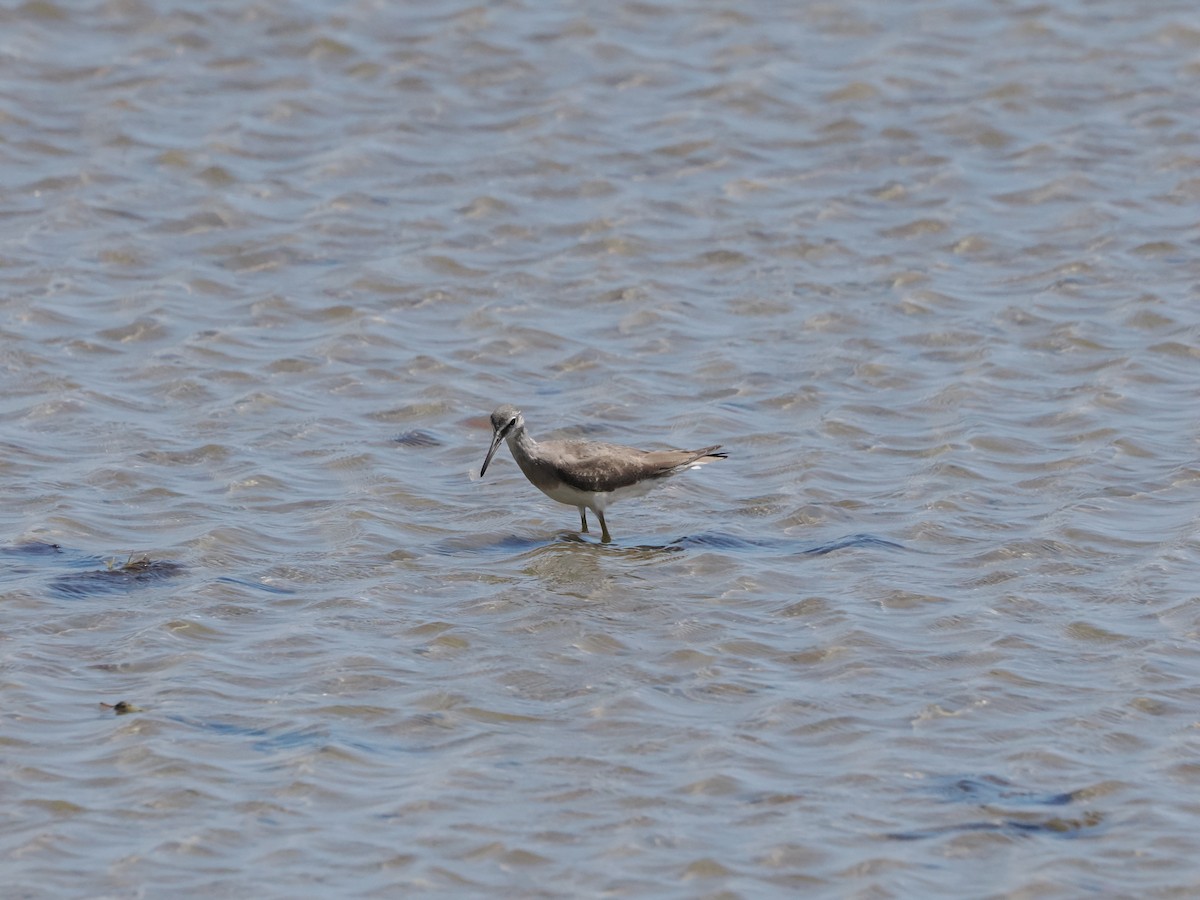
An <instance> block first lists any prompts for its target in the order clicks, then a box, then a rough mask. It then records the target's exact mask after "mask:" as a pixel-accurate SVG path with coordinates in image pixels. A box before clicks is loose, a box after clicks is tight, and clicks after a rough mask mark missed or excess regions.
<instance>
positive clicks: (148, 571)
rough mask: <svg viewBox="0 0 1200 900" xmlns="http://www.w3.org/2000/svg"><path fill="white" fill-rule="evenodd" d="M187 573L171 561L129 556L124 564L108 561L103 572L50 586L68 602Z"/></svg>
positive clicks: (63, 577)
mask: <svg viewBox="0 0 1200 900" xmlns="http://www.w3.org/2000/svg"><path fill="white" fill-rule="evenodd" d="M184 571H185V569H184V567H183V565H182V564H181V563H177V562H173V561H172V560H169V559H151V558H150V557H149V556H143V557H141V558H140V559H134V558H133V556H130V557H129V558H128V559H126V560H125V561H124V562H118V561H117V560H115V559H109V560H105V561H104V568H103V569H90V570H88V571H86V572H72V573H70V574H68V575H59V576H58V577H57V578H55V579H54V580H53V581H51V582H50V590H52V591H54V592H55V593H56V594H59V595H60V596H64V597H69V598H78V597H88V596H95V595H97V594H112V593H124V592H126V591H129V590H132V589H134V588H139V587H145V586H147V585H150V584H153V583H155V582H158V581H162V580H163V579H166V578H174V577H175V576H177V575H182V574H183V572H184Z"/></svg>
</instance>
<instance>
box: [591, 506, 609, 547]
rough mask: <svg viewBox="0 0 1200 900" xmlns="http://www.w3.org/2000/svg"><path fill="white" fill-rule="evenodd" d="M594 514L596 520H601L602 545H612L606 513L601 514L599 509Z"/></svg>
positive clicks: (594, 510)
mask: <svg viewBox="0 0 1200 900" xmlns="http://www.w3.org/2000/svg"><path fill="white" fill-rule="evenodd" d="M592 512H594V513H595V514H596V518H597V519H599V520H600V543H602V544H608V543H611V542H612V536H611V535H610V534H609V533H608V525H606V524H605V522H604V513H602V512H600V510H598V509H593V510H592Z"/></svg>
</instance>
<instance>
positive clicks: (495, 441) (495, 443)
mask: <svg viewBox="0 0 1200 900" xmlns="http://www.w3.org/2000/svg"><path fill="white" fill-rule="evenodd" d="M502 440H504V432H502V431H497V432H495V433H494V434H493V435H492V446H491V447H490V448H488V452H487V456H485V457H484V458H483V465H482V466H480V467H479V477H480V478H482V477H483V473H484V472H486V471H487V467H488V464H489V463H490V462H491V461H492V457H493V456H495V455H496V451H497V450H499V449H500V442H501V441H502Z"/></svg>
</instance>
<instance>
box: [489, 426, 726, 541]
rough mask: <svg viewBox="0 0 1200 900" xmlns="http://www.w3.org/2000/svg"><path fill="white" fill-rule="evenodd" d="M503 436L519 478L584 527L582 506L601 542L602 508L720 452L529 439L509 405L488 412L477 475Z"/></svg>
mask: <svg viewBox="0 0 1200 900" xmlns="http://www.w3.org/2000/svg"><path fill="white" fill-rule="evenodd" d="M502 440H506V441H507V442H508V449H509V450H510V451H512V455H513V459H515V460H516V461H517V465H518V466H520V467H521V471H522V472H524V473H525V477H526V478H528V479H529V480H530V482H532V484H533V485H534V487H536V488H537V489H538V490H540V491H541V492H542V493H543V494H545V495H546V496H547V497H550V498H551V499H552V500H557V501H558V502H559V503H565V504H567V505H568V506H574V507H577V508H578V509H579V524H580V529H581V530H582V531H587V530H588V527H587V510H589V509H590V510H591V511H592V512H594V513H595V514H596V518H597V519H599V520H600V533H601V540H602V541H604V542H605V543H608V542H609V541H611V540H612V538H611V536H610V535H609V533H608V525H607V523H606V522H605V521H604V511H605V510H606V509H607V508H608V506H609V504H611V503H614V502H616V501H617V500H621V499H624V498H625V497H636V496H640V495H642V494H644V493H645V492H646V491H648V490H650V488H652V487H653V486H654V485H656V484H657V483H658V482H660V481H661V480H663V479H664V478H669V477H670V476H672V475H675V474H676V473H678V472H682V471H684V470H685V469H690V468H693V467H695V466H700V465H704V464H705V463H710V462H713V461H714V460H718V459H725V458H726V454H724V453H718V452H717V451H718V450H720V444H716V445H714V446H712V447H705V448H704V449H703V450H638V449H636V448H634V447H625V446H622V445H620V444H606V443H603V442H601V441H535V440H534V439H533V437H532V435H530V434H529V432H528V431H527V430H526V428H525V419H524V417H523V416H522V415H521V411H520V410H519V409H517V408H516V407H515V406H508V405H505V406H501V407H498V408H497V409H496V411H495V412H493V413H492V445H491V447H490V448H489V449H488V452H487V456H486V457H485V458H484V460H483V465H482V466H481V467H480V469H479V476H480V477H481V478H482V477H483V474H484V473H485V472H486V471H487V467H488V464H489V463H491V461H492V457H493V456H495V455H496V450H497V449H498V448H499V447H500V442H501V441H502Z"/></svg>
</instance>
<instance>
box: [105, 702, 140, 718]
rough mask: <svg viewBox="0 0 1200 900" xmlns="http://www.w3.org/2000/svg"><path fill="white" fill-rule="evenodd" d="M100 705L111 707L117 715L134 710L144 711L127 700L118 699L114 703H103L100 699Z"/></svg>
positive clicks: (106, 707)
mask: <svg viewBox="0 0 1200 900" xmlns="http://www.w3.org/2000/svg"><path fill="white" fill-rule="evenodd" d="M100 705H101V706H102V707H104V708H105V709H111V710H112V711H113V712H114V713H116V714H117V715H118V716H124V715H128V714H129V713H135V712H145V710H144V709H142V708H141V707H140V706H134V705H133V704H132V703H130V702H129V701H128V700H118V701H117V702H116V703H105V702H104V701H103V700H101V701H100Z"/></svg>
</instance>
